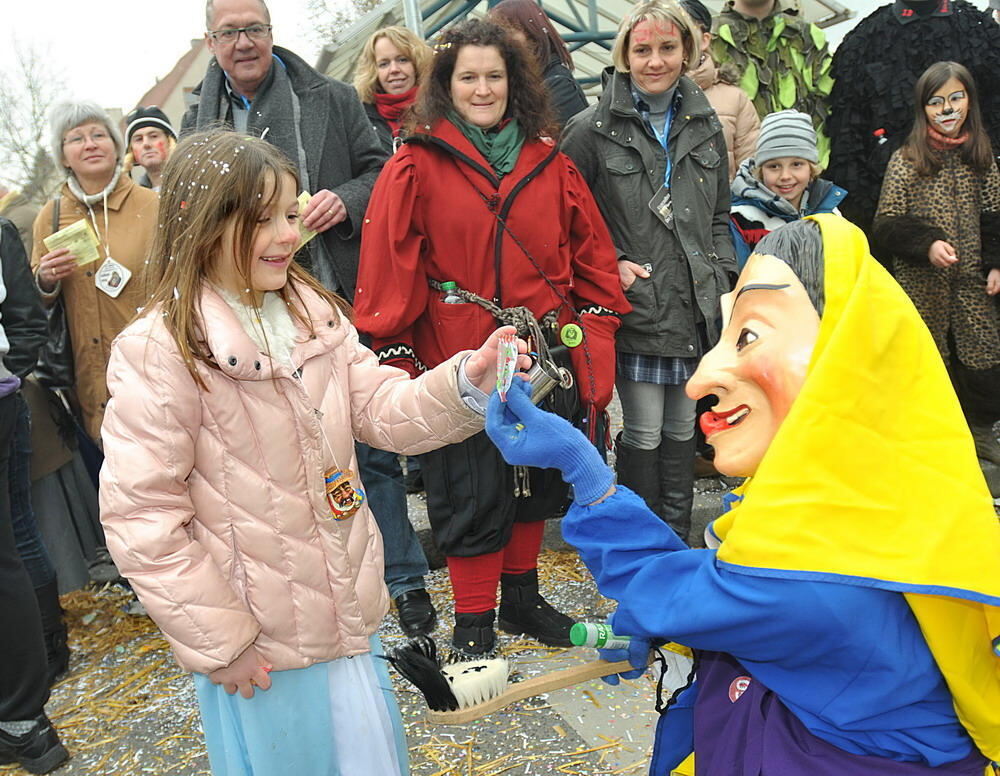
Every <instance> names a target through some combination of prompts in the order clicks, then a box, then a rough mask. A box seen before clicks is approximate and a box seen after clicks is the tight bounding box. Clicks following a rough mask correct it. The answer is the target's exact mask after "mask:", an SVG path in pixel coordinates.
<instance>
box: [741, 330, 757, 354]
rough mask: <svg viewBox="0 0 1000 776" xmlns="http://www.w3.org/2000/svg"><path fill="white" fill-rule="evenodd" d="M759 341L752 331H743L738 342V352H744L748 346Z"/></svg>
mask: <svg viewBox="0 0 1000 776" xmlns="http://www.w3.org/2000/svg"><path fill="white" fill-rule="evenodd" d="M758 339H759V338H758V336H757V335H756V334H754V333H753V332H752V331H750V329H743V331H741V332H740V337H739V339H738V340H736V350H737V351H739V350H743V348H745V347H746V346H747V345H749V344H751V343H753V342H756V341H757V340H758Z"/></svg>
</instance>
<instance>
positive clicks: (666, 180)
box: [649, 100, 677, 229]
mask: <svg viewBox="0 0 1000 776" xmlns="http://www.w3.org/2000/svg"><path fill="white" fill-rule="evenodd" d="M676 104H677V103H676V100H674V101H673V102H671V103H670V110H668V111H667V120H666V121H665V122H664V124H663V134H660V133H659V132H657V131H656V127H654V126H653V125H652V122H650V125H649V126H650V128H651V129H652V130H653V134H654V135H656V139H657V140H658V141H659V142H660V145H661V146H663V154H664V156H665V157H666V160H667V169H666V171H665V172H664V174H663V185H662V186H660V188H659V189H658V190H657V192H656V193H655V194H654V195H653V198H652V199H651V200H649V209H650V210H652V211H653V214H654V215H655V216H656V217H657V218H659V219H660V221H661V222H663V225H664V226H666V227H667V228H668V229H671V228H673V225H674V199H673V196H672V195H671V194H670V173H671V171H672V169H673V161H672V160H671V158H670V125H671V124H673V123H674V107H675V106H676Z"/></svg>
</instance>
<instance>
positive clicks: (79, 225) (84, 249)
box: [42, 218, 101, 267]
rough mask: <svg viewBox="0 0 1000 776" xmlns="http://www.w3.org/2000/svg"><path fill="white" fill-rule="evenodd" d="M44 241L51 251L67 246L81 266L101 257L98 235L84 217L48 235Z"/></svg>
mask: <svg viewBox="0 0 1000 776" xmlns="http://www.w3.org/2000/svg"><path fill="white" fill-rule="evenodd" d="M42 242H44V243H45V247H46V248H48V249H49V250H50V251H57V250H59V249H60V248H66V249H67V250H69V252H70V253H72V254H73V256H75V257H76V263H77V265H79V266H81V267H82V266H83V265H84V264H90V263H91V262H92V261H97V260H98V259H99V258H101V249H100V245H99V244H98V242H97V235H95V234H94V230H93V229H91V228H90V224H88V223H87V221H86V220H85V219H83V218H81V219H80V220H79V221H75V222H73V223H72V224H70V225H69V226H67V227H66V228H65V229H60V230H59V231H58V232H54V233H53V234H50V235H49V236H48V237H46V238H45V239H44V240H43V241H42Z"/></svg>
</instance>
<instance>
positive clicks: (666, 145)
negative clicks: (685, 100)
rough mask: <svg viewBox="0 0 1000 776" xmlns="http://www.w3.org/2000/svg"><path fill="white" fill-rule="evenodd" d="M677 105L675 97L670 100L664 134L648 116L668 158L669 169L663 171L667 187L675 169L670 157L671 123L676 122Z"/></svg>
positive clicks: (651, 127)
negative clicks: (671, 173) (658, 130)
mask: <svg viewBox="0 0 1000 776" xmlns="http://www.w3.org/2000/svg"><path fill="white" fill-rule="evenodd" d="M676 106H677V100H676V99H673V100H671V101H670V109H669V110H668V111H667V120H666V121H665V122H663V134H662V135H661V134H660V133H659V132H657V131H656V127H654V126H653V122H652V121H650V120H649V118H648V116H647V118H646V123H647V124H649V128H650V129H651V130H653V134H654V135H655V136H656V139H657V141H659V143H660V145H661V146H663V155H664V156H665V157H666V158H667V169H666V171H665V172H664V173H663V185H664V186H665V187H666V188H668V189H669V188H670V172H671V170H672V169H673V166H674V163H673V160H672V159H671V158H670V125H671V124H673V123H674V108H675V107H676Z"/></svg>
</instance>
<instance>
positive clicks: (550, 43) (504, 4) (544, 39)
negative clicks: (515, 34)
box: [489, 0, 573, 70]
mask: <svg viewBox="0 0 1000 776" xmlns="http://www.w3.org/2000/svg"><path fill="white" fill-rule="evenodd" d="M489 18H490V19H492V20H493V21H495V22H498V23H500V24H506V25H507V26H508V27H513V28H514V29H517V30H520V31H521V32H523V33H524V37H525V38H527V39H528V43H529V44H530V45H531V48H532V51H533V53H534V54H535V56H536V57H537V58H538V65H539V67H541V68H542V69H543V70H544V69H545V67H546V66H547V65H548V64H549V62H551V61H552V58H553V57H556V58H558V59H559V61H560V62H562V63H563V64H564V65H566V67H568V68H569V69H570V70H572V69H573V58H572V57H571V56H570V55H569V49H568V48H566V43H565V41H563V39H562V38H560V37H559V33H558V32H556V30H555V27H553V26H552V21H551V20H550V19H549V17H548V16H546V15H545V11H543V10H542V8H541V6H539V5H538V3H536V2H535V0H500V2H499V3H497V4H496V5H495V6H493V7H492V8H491V9H490V12H489Z"/></svg>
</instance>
